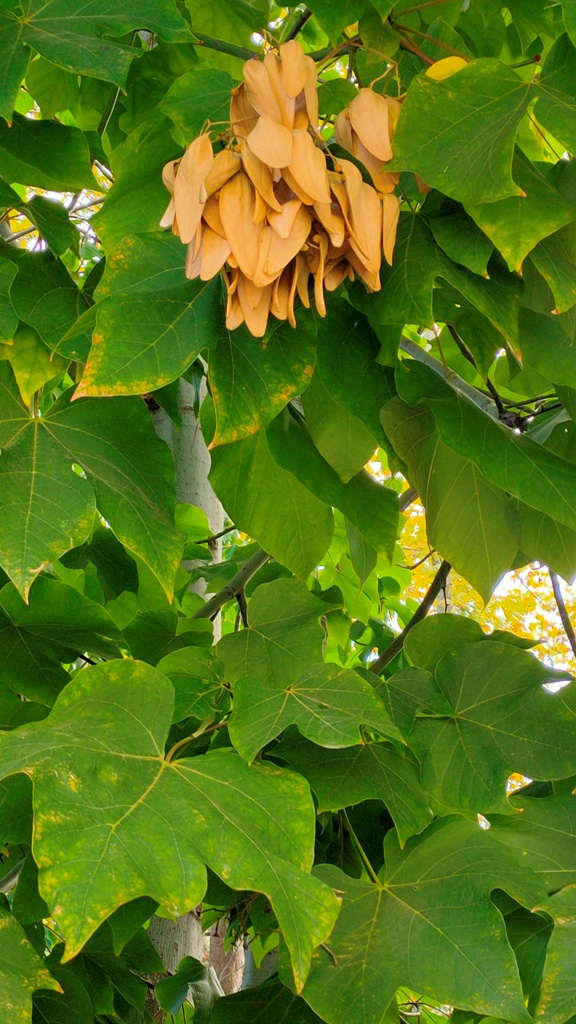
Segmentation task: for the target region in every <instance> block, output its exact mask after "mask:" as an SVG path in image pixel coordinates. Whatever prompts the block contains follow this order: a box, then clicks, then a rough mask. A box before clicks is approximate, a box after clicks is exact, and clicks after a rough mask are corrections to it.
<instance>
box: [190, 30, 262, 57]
mask: <svg viewBox="0 0 576 1024" xmlns="http://www.w3.org/2000/svg"><path fill="white" fill-rule="evenodd" d="M194 40H195V44H196V46H205V47H206V49H207V50H217V51H218V52H219V53H227V54H228V55H229V56H230V57H239V58H240V60H252V57H257V56H258V53H259V51H258V50H249V49H248V47H247V46H236V43H227V42H226V40H224V39H214V36H205V35H204V33H203V32H194Z"/></svg>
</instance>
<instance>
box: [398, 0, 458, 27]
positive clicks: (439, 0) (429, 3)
mask: <svg viewBox="0 0 576 1024" xmlns="http://www.w3.org/2000/svg"><path fill="white" fill-rule="evenodd" d="M451 2H452V0H426V2H425V3H422V4H416V6H415V7H406V8H405V9H404V10H403V11H398V14H397V15H396V17H397V18H402V17H403V16H404V15H405V14H412V12H413V11H421V10H422V9H423V8H424V7H439V5H440V4H449V3H451ZM392 24H393V22H392Z"/></svg>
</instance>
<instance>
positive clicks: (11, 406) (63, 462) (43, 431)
mask: <svg viewBox="0 0 576 1024" xmlns="http://www.w3.org/2000/svg"><path fill="white" fill-rule="evenodd" d="M0 396H1V402H0V409H1V410H2V413H1V414H0V415H1V416H2V418H1V419H0V445H1V446H2V449H3V450H2V457H1V459H0V479H1V481H2V486H1V487H0V508H1V512H2V524H3V525H2V531H1V534H0V564H2V566H3V567H4V569H5V571H6V572H7V573H8V575H9V576H10V578H11V579H12V580H13V582H14V583H15V585H16V586H17V587H18V589H19V590H20V592H21V593H22V594H24V595H27V593H28V591H29V589H30V586H31V584H32V582H33V580H34V579H35V577H36V576H37V575H38V573H39V572H41V571H42V569H43V568H44V567H45V565H47V564H48V563H50V562H53V561H56V559H57V558H58V557H59V556H60V555H61V554H63V553H64V552H65V551H68V549H69V548H71V547H75V546H76V545H78V544H81V543H82V542H83V541H84V540H85V539H86V538H87V537H88V536H89V535H90V533H91V531H92V524H93V522H94V512H95V499H94V493H93V491H92V488H91V487H90V484H89V483H88V481H87V480H85V479H83V478H82V477H81V476H79V475H78V474H77V473H75V472H74V471H73V468H72V457H71V456H69V455H67V454H66V453H65V452H63V451H62V449H61V447H60V445H59V444H57V443H55V441H54V440H53V439H52V437H51V436H50V433H49V431H48V430H47V428H46V419H42V420H40V419H36V418H32V417H30V415H29V413H28V410H27V409H25V408H24V406H23V405H22V404H21V403H20V400H19V393H18V387H17V385H16V382H15V380H14V377H13V374H12V371H11V368H10V366H9V365H8V364H7V363H5V362H1V361H0Z"/></svg>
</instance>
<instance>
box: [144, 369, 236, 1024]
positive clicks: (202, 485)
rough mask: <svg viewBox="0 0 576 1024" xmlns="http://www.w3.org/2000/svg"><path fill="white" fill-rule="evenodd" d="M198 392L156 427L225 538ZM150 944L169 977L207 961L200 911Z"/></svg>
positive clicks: (185, 396) (187, 496)
mask: <svg viewBox="0 0 576 1024" xmlns="http://www.w3.org/2000/svg"><path fill="white" fill-rule="evenodd" d="M194 398H195V391H194V388H193V387H192V385H191V384H189V383H188V381H185V380H180V381H179V395H178V406H179V413H180V427H176V426H175V425H174V424H173V423H172V421H171V420H170V418H169V416H168V415H167V414H166V413H165V412H164V410H163V409H161V408H159V409H156V410H154V411H153V413H152V417H153V421H154V426H155V429H156V432H157V434H158V436H159V437H161V438H162V440H163V441H165V442H166V444H168V446H169V447H170V448H171V449H172V452H173V454H174V465H175V470H176V479H175V487H176V500H177V502H179V503H180V502H182V503H186V504H189V505H195V506H196V507H197V508H200V509H202V511H203V512H205V513H206V516H207V518H208V522H209V524H210V530H211V532H212V533H219V532H220V530H222V529H223V526H224V510H223V508H222V505H221V504H220V502H219V500H218V498H217V497H216V495H215V493H214V491H213V490H212V487H211V485H210V482H209V480H208V472H209V470H210V453H209V452H208V448H207V447H206V443H205V441H204V438H203V436H202V431H201V429H200V423H199V420H198V418H197V416H196V413H195V407H194ZM210 550H211V553H212V560H213V561H219V560H220V559H221V557H222V541H221V540H218V541H215V542H214V544H213V545H211V546H210ZM197 564H198V563H194V562H186V563H185V567H186V568H187V569H193V568H195V567H196V565H197ZM191 589H192V590H194V591H196V592H197V593H201V594H204V592H205V585H204V583H203V581H202V580H201V581H199V582H198V583H194V584H191ZM219 638H220V620H219V616H218V617H217V618H216V619H215V620H214V641H215V642H216V641H217V640H219ZM148 934H149V936H150V939H151V940H152V942H153V943H154V946H155V947H156V949H157V950H158V953H159V954H160V956H161V958H162V961H163V963H164V964H165V966H166V969H167V971H168V972H169V973H171V974H173V973H174V972H175V971H176V970H177V969H178V964H179V962H180V960H182V958H183V957H185V956H193V957H196V959H198V960H201V959H202V956H203V953H204V933H203V929H202V920H201V916H200V908H199V907H196V908H194V909H193V910H190V912H189V913H187V914H184V915H183V916H182V917H180V918H178V920H177V921H169V920H167V919H165V918H161V917H158V916H156V915H154V916H153V918H152V920H151V922H150V927H149V929H148ZM153 1012H154V1019H155V1020H157V1021H162V1020H163V1019H164V1017H163V1016H162V1011H159V1010H158V1008H156V1009H155V1010H154V1011H153Z"/></svg>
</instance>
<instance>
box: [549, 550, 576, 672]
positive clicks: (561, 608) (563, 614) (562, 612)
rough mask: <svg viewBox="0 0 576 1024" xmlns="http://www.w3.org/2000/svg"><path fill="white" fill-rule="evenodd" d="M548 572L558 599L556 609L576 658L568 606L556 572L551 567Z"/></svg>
mask: <svg viewBox="0 0 576 1024" xmlns="http://www.w3.org/2000/svg"><path fill="white" fill-rule="evenodd" d="M548 572H549V573H550V582H551V584H552V590H553V591H554V597H555V599H556V607H557V608H558V614H559V616H560V618H561V620H562V625H563V627H564V632H565V633H566V636H567V637H568V643H569V644H570V647H571V648H572V654H573V655H574V657H575V658H576V634H575V633H574V627H573V625H572V623H571V622H570V616H569V615H568V612H567V611H566V605H565V604H564V598H563V596H562V591H561V589H560V581H559V579H558V576H557V575H556V573H555V572H552V569H551V568H550V566H548Z"/></svg>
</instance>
